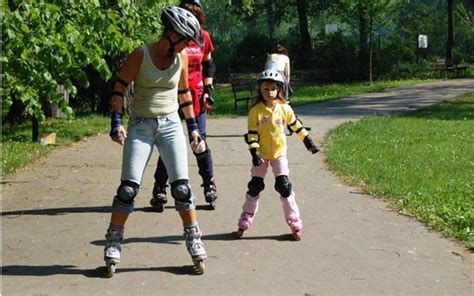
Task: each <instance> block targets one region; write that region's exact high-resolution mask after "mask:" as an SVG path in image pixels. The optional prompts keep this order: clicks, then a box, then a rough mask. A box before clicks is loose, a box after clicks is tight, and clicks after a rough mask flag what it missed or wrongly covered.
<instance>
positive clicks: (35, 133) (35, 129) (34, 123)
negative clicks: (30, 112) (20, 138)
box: [31, 116, 39, 142]
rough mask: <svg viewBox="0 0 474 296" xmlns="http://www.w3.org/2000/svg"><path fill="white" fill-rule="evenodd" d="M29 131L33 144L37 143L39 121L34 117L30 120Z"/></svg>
mask: <svg viewBox="0 0 474 296" xmlns="http://www.w3.org/2000/svg"><path fill="white" fill-rule="evenodd" d="M31 131H32V140H33V142H38V139H39V121H38V118H37V117H36V116H33V117H32V118H31Z"/></svg>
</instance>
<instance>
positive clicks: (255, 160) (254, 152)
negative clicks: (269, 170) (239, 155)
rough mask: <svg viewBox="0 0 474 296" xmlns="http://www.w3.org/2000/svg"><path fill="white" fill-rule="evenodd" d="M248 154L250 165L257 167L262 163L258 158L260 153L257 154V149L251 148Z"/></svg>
mask: <svg viewBox="0 0 474 296" xmlns="http://www.w3.org/2000/svg"><path fill="white" fill-rule="evenodd" d="M250 154H252V164H253V166H259V165H261V164H262V163H263V159H262V157H261V156H260V152H258V149H257V148H251V149H250Z"/></svg>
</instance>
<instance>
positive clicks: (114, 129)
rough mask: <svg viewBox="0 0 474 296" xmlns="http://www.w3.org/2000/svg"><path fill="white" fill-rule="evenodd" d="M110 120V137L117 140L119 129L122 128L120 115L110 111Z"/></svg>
mask: <svg viewBox="0 0 474 296" xmlns="http://www.w3.org/2000/svg"><path fill="white" fill-rule="evenodd" d="M110 119H111V120H110V136H111V137H112V138H118V137H120V133H119V127H120V126H122V114H121V113H120V112H117V111H112V113H111V115H110Z"/></svg>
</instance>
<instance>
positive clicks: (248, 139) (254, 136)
mask: <svg viewBox="0 0 474 296" xmlns="http://www.w3.org/2000/svg"><path fill="white" fill-rule="evenodd" d="M244 139H245V143H247V144H249V145H251V144H255V143H256V144H258V133H257V132H256V131H249V132H248V133H246V134H245V135H244Z"/></svg>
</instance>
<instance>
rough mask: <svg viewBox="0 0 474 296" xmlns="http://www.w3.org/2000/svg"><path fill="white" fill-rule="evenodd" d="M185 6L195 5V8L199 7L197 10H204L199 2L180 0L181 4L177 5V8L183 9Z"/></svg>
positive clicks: (195, 0) (197, 0) (196, 0)
mask: <svg viewBox="0 0 474 296" xmlns="http://www.w3.org/2000/svg"><path fill="white" fill-rule="evenodd" d="M186 4H193V5H196V6H199V8H201V10H204V7H203V6H202V4H201V2H200V1H199V0H182V1H181V3H180V4H179V7H182V8H184V7H185V5H186Z"/></svg>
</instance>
